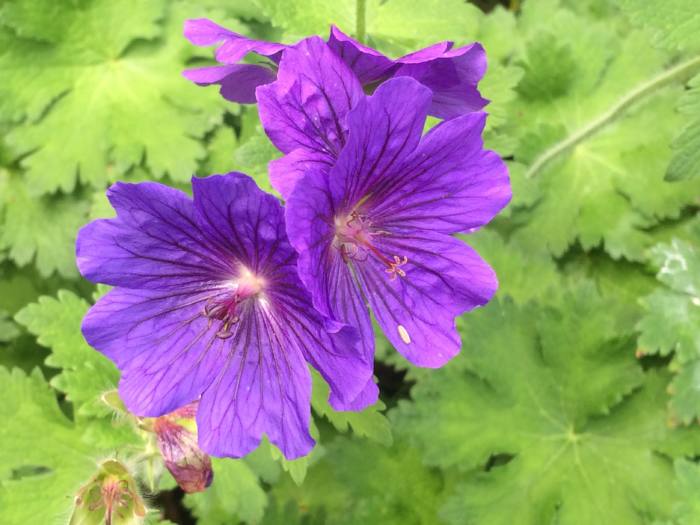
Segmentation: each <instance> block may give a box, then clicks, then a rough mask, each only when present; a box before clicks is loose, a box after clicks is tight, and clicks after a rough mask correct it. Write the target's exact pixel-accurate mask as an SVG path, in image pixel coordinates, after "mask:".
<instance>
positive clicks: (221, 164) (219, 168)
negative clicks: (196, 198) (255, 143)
mask: <svg viewBox="0 0 700 525" xmlns="http://www.w3.org/2000/svg"><path fill="white" fill-rule="evenodd" d="M237 145H238V139H237V138H236V134H235V132H234V131H233V129H231V128H230V127H228V126H220V127H218V128H217V129H216V131H214V133H213V134H212V136H211V138H210V139H209V141H208V143H207V160H206V162H205V163H204V166H203V167H202V169H201V170H200V171H199V173H201V174H202V175H203V176H208V175H213V174H215V173H228V172H230V171H241V169H242V168H241V167H240V166H237V165H236V164H235V163H234V160H233V158H234V157H233V153H234V151H235V150H236V147H237Z"/></svg>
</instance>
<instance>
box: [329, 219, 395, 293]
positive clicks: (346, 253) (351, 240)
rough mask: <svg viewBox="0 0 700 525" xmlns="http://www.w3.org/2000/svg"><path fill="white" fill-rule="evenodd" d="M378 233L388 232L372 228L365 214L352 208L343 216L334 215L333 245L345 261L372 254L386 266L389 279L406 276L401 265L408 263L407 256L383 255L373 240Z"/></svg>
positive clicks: (384, 233)
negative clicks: (350, 211) (351, 210)
mask: <svg viewBox="0 0 700 525" xmlns="http://www.w3.org/2000/svg"><path fill="white" fill-rule="evenodd" d="M379 235H388V232H386V231H383V230H377V229H375V228H373V227H372V223H371V222H370V220H369V219H368V218H367V216H366V215H361V214H360V213H359V212H357V211H356V210H354V211H353V212H352V213H350V214H349V215H347V216H345V217H336V219H335V238H334V242H333V245H334V246H335V247H336V248H338V249H339V250H340V254H341V256H342V257H343V261H345V262H346V263H348V262H350V260H357V261H364V260H366V259H367V257H369V256H372V257H374V258H375V259H377V260H378V261H380V262H381V263H382V264H383V265H384V266H386V269H385V271H386V273H388V274H389V276H390V277H391V279H396V277H397V276H398V277H406V270H405V269H404V268H402V266H405V265H406V264H407V263H408V257H406V256H405V255H392V256H391V257H387V256H386V255H384V254H383V253H382V252H381V251H379V249H378V248H377V247H376V246H375V245H374V242H373V239H374V237H377V236H379Z"/></svg>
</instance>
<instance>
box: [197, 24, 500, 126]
mask: <svg viewBox="0 0 700 525" xmlns="http://www.w3.org/2000/svg"><path fill="white" fill-rule="evenodd" d="M184 34H185V37H187V39H189V40H190V42H192V43H193V44H195V45H197V46H210V45H214V44H217V43H221V45H220V47H219V48H218V49H217V51H216V60H217V61H218V62H219V63H221V64H224V65H223V66H214V67H205V68H197V69H189V70H187V71H185V72H184V75H185V77H186V78H188V79H189V80H191V81H193V82H195V83H197V84H200V85H210V84H219V85H220V86H221V94H222V96H223V97H224V98H226V99H228V100H231V101H233V102H240V103H246V104H248V103H254V102H255V88H256V87H258V86H261V85H264V84H268V83H270V82H272V81H274V80H275V76H276V75H275V69H276V68H275V66H276V65H277V64H279V62H280V57H281V56H282V54H283V51H284V50H285V49H289V48H290V47H294V46H285V45H283V44H275V43H270V42H262V41H260V40H253V39H249V38H246V37H245V36H243V35H240V34H238V33H234V32H233V31H229V30H228V29H225V28H223V27H221V26H219V25H217V24H215V23H214V22H212V21H211V20H207V19H205V18H200V19H195V20H187V21H186V22H185V28H184ZM328 46H329V49H330V50H331V51H332V52H333V53H334V54H335V55H337V56H338V57H340V59H341V60H343V61H344V62H345V63H346V64H347V65H348V66H349V67H350V68H351V69H352V71H353V72H354V73H355V75H356V76H357V78H358V80H359V82H360V84H361V85H362V86H363V87H364V88H365V89H366V90H368V91H372V90H373V89H374V88H376V87H377V85H379V84H380V83H381V82H384V81H385V80H388V79H389V78H394V77H399V76H408V77H412V78H415V79H416V80H418V81H420V82H421V83H422V84H423V85H425V86H427V87H429V88H430V89H431V90H432V92H433V98H432V102H431V105H430V109H429V113H430V114H431V115H435V116H436V117H439V118H452V117H455V116H458V115H461V114H464V113H469V112H472V111H478V110H480V109H481V108H483V107H484V106H485V105H486V103H487V102H488V101H487V100H486V99H484V98H482V97H481V95H480V94H479V91H478V89H477V84H478V83H479V81H480V80H481V78H482V77H483V76H484V73H485V72H486V54H485V53H484V49H483V47H482V46H481V44H478V43H473V44H470V45H468V46H464V47H459V48H456V49H453V43H452V42H440V43H437V44H434V45H432V46H429V47H427V48H424V49H421V50H419V51H416V52H414V53H410V54H408V55H405V56H402V57H400V58H397V59H396V60H392V59H390V58H388V57H386V56H385V55H383V54H381V53H380V52H378V51H376V50H374V49H372V48H371V47H367V46H364V45H362V44H360V43H359V42H357V41H356V40H354V39H352V38H350V37H349V36H347V35H346V34H344V33H343V32H342V31H341V30H340V29H338V28H337V27H335V26H331V33H330V36H329V38H328ZM248 53H255V54H258V55H261V56H262V57H265V58H267V59H269V61H270V62H269V63H268V67H266V66H264V65H253V64H239V63H238V62H239V61H240V60H241V59H243V57H244V56H245V55H247V54H248Z"/></svg>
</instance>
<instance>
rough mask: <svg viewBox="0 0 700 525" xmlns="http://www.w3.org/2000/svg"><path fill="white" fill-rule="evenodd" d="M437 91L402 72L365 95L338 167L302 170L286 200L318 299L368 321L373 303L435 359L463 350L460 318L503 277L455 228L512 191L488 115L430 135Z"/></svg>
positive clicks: (323, 306)
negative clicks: (489, 147) (488, 129)
mask: <svg viewBox="0 0 700 525" xmlns="http://www.w3.org/2000/svg"><path fill="white" fill-rule="evenodd" d="M431 99H432V93H431V91H430V90H429V89H428V88H426V87H425V86H423V85H421V84H420V83H418V82H417V81H415V80H413V79H411V78H396V79H392V80H389V81H387V82H385V83H384V84H383V85H382V86H380V87H379V88H378V89H377V90H376V92H375V93H374V95H372V96H370V97H366V98H365V99H363V100H362V101H360V102H359V103H358V104H357V106H356V107H355V108H354V109H353V110H352V111H351V112H350V113H349V114H348V117H347V122H348V139H347V142H346V144H345V147H344V148H343V150H342V151H341V153H340V155H339V157H338V160H337V162H336V163H335V165H334V167H333V168H332V169H331V170H330V171H329V172H323V171H321V170H317V171H312V172H310V173H308V174H307V175H306V176H305V177H304V178H303V179H302V180H301V181H299V182H298V184H297V186H296V188H295V190H294V191H293V192H292V194H291V196H290V198H289V200H288V202H287V210H286V216H287V230H288V233H289V237H290V241H291V243H292V245H293V246H294V247H295V248H296V249H297V251H298V252H299V254H300V257H299V272H300V275H301V277H302V280H303V282H304V284H305V285H306V287H307V288H308V289H309V290H310V292H311V294H312V296H313V299H314V304H315V306H316V307H317V308H318V309H319V310H320V311H321V312H323V313H324V314H325V315H328V316H331V317H333V318H334V319H337V320H339V321H342V322H346V323H348V324H350V325H352V326H355V327H356V328H358V329H359V330H360V331H363V329H364V328H363V327H368V328H367V329H368V330H371V325H369V315H368V313H367V310H366V305H365V303H366V302H368V303H369V306H370V307H371V309H372V312H373V313H374V315H375V317H376V318H377V321H378V322H379V324H380V326H381V327H382V329H383V331H384V333H385V334H386V336H387V337H388V338H389V340H390V341H391V342H392V344H393V345H394V346H395V347H396V348H397V349H398V350H399V351H400V352H401V353H402V354H403V355H404V356H406V357H407V358H408V359H409V360H410V361H411V362H412V363H414V364H416V365H419V366H426V367H436V366H441V365H443V364H444V363H445V362H447V361H448V360H449V359H450V358H451V357H453V356H454V355H455V354H456V353H457V352H458V351H459V348H460V341H459V336H458V334H457V332H456V330H455V326H454V319H455V317H456V316H458V315H460V314H461V313H463V312H465V311H468V310H471V309H473V308H475V307H477V306H480V305H483V304H485V303H486V302H488V301H489V300H490V298H491V297H492V296H493V294H494V292H495V290H496V288H497V281H496V277H495V274H494V273H493V271H492V270H491V268H490V267H489V266H488V265H487V264H486V263H485V262H484V261H483V260H481V258H480V257H479V256H478V255H477V254H476V253H475V252H474V251H473V250H471V248H469V247H468V246H467V245H465V244H464V243H462V242H461V241H459V240H457V239H455V238H453V237H451V236H450V235H449V234H452V233H457V232H461V231H469V230H472V229H473V228H476V227H480V226H482V225H484V224H485V223H487V222H488V221H489V220H490V219H491V218H492V217H493V216H494V215H495V214H496V213H497V212H498V211H499V210H500V209H502V208H503V207H504V206H505V205H506V204H507V203H508V201H509V199H510V186H509V182H508V175H507V170H506V168H505V165H504V164H503V162H502V161H501V160H500V159H499V158H498V156H497V155H495V154H493V153H492V152H488V151H484V150H483V143H482V141H481V137H480V135H481V131H482V129H483V120H484V119H483V115H481V114H475V115H466V116H462V117H459V118H457V119H454V120H451V121H448V122H445V123H443V124H441V125H440V126H438V127H437V128H435V129H434V130H433V131H431V132H430V133H428V134H427V135H426V136H425V137H421V134H422V130H423V125H424V121H425V118H426V116H427V113H428V108H429V107H430V104H431ZM367 344H369V345H371V344H372V343H366V345H367Z"/></svg>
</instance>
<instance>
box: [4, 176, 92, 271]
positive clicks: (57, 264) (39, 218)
mask: <svg viewBox="0 0 700 525" xmlns="http://www.w3.org/2000/svg"><path fill="white" fill-rule="evenodd" d="M2 178H5V180H6V187H5V191H4V192H3V193H2V195H0V201H1V202H2V204H0V217H2V224H4V227H2V228H1V229H0V250H7V251H8V255H9V257H10V259H12V260H13V261H14V262H15V263H16V264H17V265H18V266H24V265H26V264H28V263H30V262H32V261H33V262H34V264H35V266H36V267H37V269H38V270H39V273H40V274H41V275H42V276H43V277H48V276H49V275H51V274H52V273H54V272H58V273H59V274H60V275H63V276H66V277H75V276H77V273H78V272H77V268H76V266H75V237H76V234H77V231H78V229H79V228H80V227H81V226H82V225H83V224H84V223H85V220H86V218H87V210H88V203H87V202H86V201H84V200H82V199H80V198H78V197H75V196H73V195H54V196H50V197H41V198H38V197H35V196H32V195H31V190H30V188H31V184H30V183H29V182H28V181H23V180H22V179H20V178H19V177H18V176H15V175H10V174H8V173H7V172H3V171H2V170H0V179H2ZM3 207H4V213H3V212H2V209H3Z"/></svg>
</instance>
